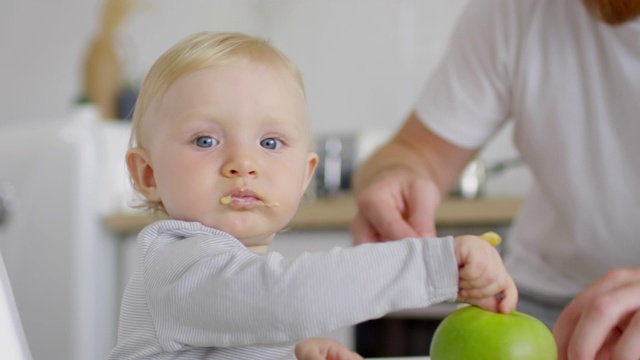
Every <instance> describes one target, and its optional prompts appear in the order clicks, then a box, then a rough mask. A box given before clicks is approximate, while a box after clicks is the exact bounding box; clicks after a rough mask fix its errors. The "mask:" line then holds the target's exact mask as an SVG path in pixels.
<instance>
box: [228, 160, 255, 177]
mask: <svg viewBox="0 0 640 360" xmlns="http://www.w3.org/2000/svg"><path fill="white" fill-rule="evenodd" d="M222 174H223V175H224V176H227V177H243V176H257V175H258V167H257V166H256V163H255V161H253V160H251V159H250V158H249V157H247V156H239V157H235V158H233V159H231V160H230V161H227V163H226V164H224V166H223V167H222Z"/></svg>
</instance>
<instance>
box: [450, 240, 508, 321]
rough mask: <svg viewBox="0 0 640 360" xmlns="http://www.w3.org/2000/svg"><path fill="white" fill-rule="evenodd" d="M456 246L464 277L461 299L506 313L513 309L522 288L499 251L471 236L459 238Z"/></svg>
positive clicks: (461, 279)
mask: <svg viewBox="0 0 640 360" xmlns="http://www.w3.org/2000/svg"><path fill="white" fill-rule="evenodd" d="M454 247H455V255H456V261H457V262H458V272H459V277H460V278H459V285H458V298H457V301H460V302H467V303H469V304H473V305H476V306H479V307H482V308H484V309H487V310H490V311H499V312H501V313H504V314H507V313H509V312H510V311H511V310H513V309H514V308H515V306H516V303H517V302H518V291H517V289H516V285H515V283H514V281H513V279H512V278H511V276H510V275H509V274H508V273H507V270H506V268H505V266H504V263H503V262H502V258H501V257H500V254H499V253H498V251H497V250H496V249H495V248H494V247H493V246H492V245H491V244H490V243H489V242H488V241H486V240H485V239H483V238H481V237H477V236H471V235H465V236H459V237H456V238H455V239H454Z"/></svg>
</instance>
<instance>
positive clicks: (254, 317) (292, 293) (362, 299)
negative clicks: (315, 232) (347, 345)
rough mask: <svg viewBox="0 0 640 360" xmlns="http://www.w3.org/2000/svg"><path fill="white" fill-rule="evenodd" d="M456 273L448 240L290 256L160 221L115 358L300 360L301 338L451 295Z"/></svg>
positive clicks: (140, 265)
mask: <svg viewBox="0 0 640 360" xmlns="http://www.w3.org/2000/svg"><path fill="white" fill-rule="evenodd" d="M276 241H277V240H276ZM457 271H458V270H457V264H456V260H455V255H454V250H453V241H452V238H451V237H445V238H430V239H413V238H411V239H405V240H400V241H393V242H386V243H377V244H363V245H359V246H355V247H350V248H335V249H332V250H330V251H326V252H314V253H303V254H301V255H299V256H297V257H295V258H291V259H289V258H284V257H283V256H282V255H281V254H279V253H276V252H270V253H267V254H257V253H254V252H251V251H249V250H248V249H247V248H246V247H245V246H244V245H243V244H242V243H240V241H238V240H237V239H235V238H233V237H232V236H230V235H229V234H227V233H224V232H222V231H219V230H216V229H212V228H208V227H205V226H203V225H201V224H199V223H193V222H183V221H177V220H162V221H158V222H156V223H153V224H151V225H149V226H147V227H146V228H145V229H143V231H142V232H141V233H140V235H139V236H138V261H137V264H136V268H135V270H134V273H133V275H132V277H131V279H130V281H129V283H128V285H127V287H126V289H125V293H124V296H123V300H122V307H121V314H120V323H119V328H118V343H117V345H116V347H115V349H113V351H112V352H111V354H110V357H109V358H110V359H112V360H115V359H194V360H195V359H295V356H294V354H293V347H294V345H295V343H296V342H297V341H299V340H302V339H305V338H308V337H314V336H318V335H319V334H323V333H327V332H329V331H332V330H335V329H338V328H341V327H345V326H349V325H354V324H357V323H359V322H362V321H366V320H370V319H374V318H379V317H381V316H384V315H385V314H387V313H389V312H391V311H395V310H400V309H407V308H417V307H424V306H428V305H431V304H434V303H437V302H442V301H445V300H450V299H454V298H455V297H456V294H457V290H458V288H457V285H458V272H457Z"/></svg>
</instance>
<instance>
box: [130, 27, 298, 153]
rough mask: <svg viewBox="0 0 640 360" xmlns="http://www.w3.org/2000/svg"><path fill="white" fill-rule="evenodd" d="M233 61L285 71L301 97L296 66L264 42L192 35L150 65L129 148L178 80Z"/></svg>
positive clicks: (138, 143)
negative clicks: (149, 113)
mask: <svg viewBox="0 0 640 360" xmlns="http://www.w3.org/2000/svg"><path fill="white" fill-rule="evenodd" d="M237 59H249V60H252V61H256V62H259V63H262V64H265V65H270V66H272V67H274V68H280V69H283V70H285V71H287V72H289V73H290V74H291V75H292V76H293V77H294V79H295V81H296V82H297V83H298V85H299V86H300V90H301V91H302V94H303V96H305V91H304V83H303V81H302V75H301V74H300V71H299V70H298V68H297V66H296V65H295V64H294V63H293V62H291V60H289V58H287V57H286V56H285V55H284V54H283V53H282V52H280V51H279V50H278V49H276V48H274V47H273V46H271V45H270V44H269V43H268V42H267V41H266V40H264V39H260V38H257V37H254V36H250V35H246V34H242V33H233V32H223V33H212V32H202V33H197V34H193V35H191V36H188V37H187V38H185V39H183V40H182V41H180V42H178V43H177V44H175V45H173V46H172V47H171V48H169V50H167V51H166V52H165V53H164V54H162V55H161V56H160V57H159V58H158V60H156V62H155V63H154V64H153V66H151V69H150V70H149V72H148V73H147V76H146V78H145V79H144V81H143V83H142V87H141V89H140V94H139V95H138V99H137V101H136V106H135V109H134V111H133V118H132V120H133V125H132V126H133V128H132V132H131V139H130V143H129V146H130V147H134V146H141V141H140V132H141V130H142V124H143V122H144V118H145V114H146V111H147V109H148V108H149V107H150V106H151V104H152V103H153V101H155V100H158V99H160V98H161V97H162V96H163V95H164V93H165V92H166V91H167V89H168V88H169V87H170V86H171V85H172V84H173V83H174V82H175V81H176V80H177V79H178V78H179V77H181V76H183V75H185V74H188V73H192V72H194V71H197V70H201V69H204V68H208V67H212V66H216V65H224V64H229V63H230V62H232V61H233V60H237Z"/></svg>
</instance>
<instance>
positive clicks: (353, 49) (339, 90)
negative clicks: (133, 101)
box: [0, 0, 466, 132]
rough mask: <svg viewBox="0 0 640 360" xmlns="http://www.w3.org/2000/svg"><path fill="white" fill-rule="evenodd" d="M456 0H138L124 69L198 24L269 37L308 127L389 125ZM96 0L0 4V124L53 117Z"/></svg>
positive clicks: (62, 108)
mask: <svg viewBox="0 0 640 360" xmlns="http://www.w3.org/2000/svg"><path fill="white" fill-rule="evenodd" d="M465 2H466V0H448V1H441V0H393V1H391V0H346V1H345V0H322V1H321V0H296V1H294V0H275V1H274V0H216V1H212V0H180V1H175V0H152V1H151V0H149V1H146V2H144V3H142V2H141V4H143V7H142V9H141V10H140V11H138V12H137V13H136V14H135V15H134V16H132V17H130V18H129V19H127V21H126V22H125V23H124V24H123V26H122V28H121V29H120V31H119V44H118V47H119V52H120V54H121V57H122V60H123V62H124V63H125V67H126V72H127V75H128V77H129V79H132V80H134V81H139V80H140V79H141V78H142V77H143V76H144V74H145V73H146V71H147V69H148V68H149V66H150V65H151V63H152V62H153V61H154V60H155V59H156V58H157V57H158V56H159V55H160V54H161V53H162V52H163V51H164V50H166V48H168V47H169V46H170V45H171V44H173V43H174V42H176V41H177V40H178V39H180V38H182V37H184V36H186V35H187V34H189V33H192V32H195V31H202V30H234V31H244V32H249V33H252V34H256V35H260V36H263V37H266V38H269V39H271V41H272V42H273V44H274V45H276V46H277V47H279V48H280V49H281V50H283V51H284V52H285V53H286V54H288V55H289V56H290V57H291V58H292V59H293V60H294V61H295V62H296V63H297V64H298V65H299V67H300V68H301V70H302V73H303V76H304V78H305V81H306V86H307V91H308V95H309V103H310V109H311V116H312V120H313V123H314V127H315V129H316V131H318V132H330V131H354V130H357V129H360V128H363V127H384V128H395V127H396V126H397V125H398V124H399V123H400V121H401V120H402V118H403V117H404V116H405V114H406V113H407V111H408V110H409V108H410V106H411V104H412V102H413V100H414V98H415V96H416V94H417V92H418V91H419V89H420V88H421V86H422V83H423V82H424V80H425V79H426V77H427V75H428V73H429V72H430V71H431V69H432V68H433V67H434V65H435V63H436V62H437V61H438V59H439V57H440V54H441V53H442V51H443V49H444V47H445V45H446V41H447V38H448V35H449V32H450V30H451V27H452V25H453V23H454V20H455V18H456V16H457V14H458V13H459V11H460V9H461V8H462V6H463V5H464V3H465ZM101 7H102V2H101V1H99V0H57V1H47V0H26V1H25V0H23V1H18V0H3V1H2V2H0V14H1V15H0V23H1V24H2V25H0V26H2V32H1V34H2V37H1V38H0V48H1V49H3V50H2V56H0V61H1V63H0V71H1V73H0V78H1V79H2V82H1V84H0V86H1V89H2V93H1V94H0V95H1V96H0V109H2V111H0V124H2V123H8V122H16V121H21V122H22V121H34V120H38V119H42V118H50V117H55V116H60V115H64V114H66V113H67V112H68V111H69V108H70V106H71V104H72V103H73V100H74V98H75V97H77V96H78V95H79V93H80V92H81V67H82V61H83V56H84V51H85V50H86V47H87V44H88V42H89V40H90V37H91V35H92V34H93V33H94V32H95V31H97V28H98V25H99V19H100V18H99V12H100V10H101Z"/></svg>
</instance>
